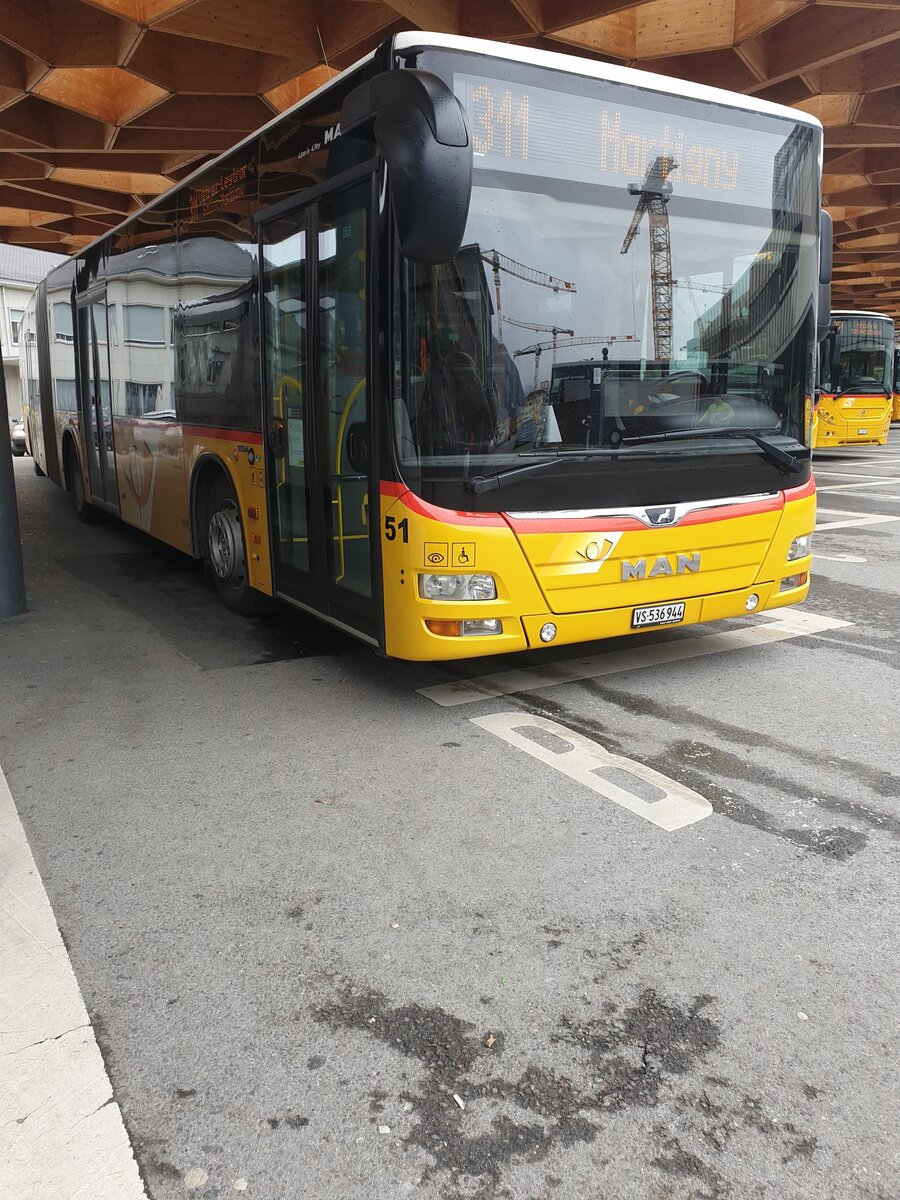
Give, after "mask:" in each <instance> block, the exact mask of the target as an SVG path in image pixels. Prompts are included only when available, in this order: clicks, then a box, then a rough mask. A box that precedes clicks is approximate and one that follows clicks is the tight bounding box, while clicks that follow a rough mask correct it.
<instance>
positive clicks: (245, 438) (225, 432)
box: [181, 425, 262, 446]
mask: <svg viewBox="0 0 900 1200" xmlns="http://www.w3.org/2000/svg"><path fill="white" fill-rule="evenodd" d="M181 428H182V432H183V433H184V434H186V435H187V437H196V438H216V439H218V440H219V441H223V442H243V443H244V444H245V445H247V446H261V445H262V434H261V433H247V432H244V431H243V430H240V429H214V428H212V426H209V425H182V427H181Z"/></svg>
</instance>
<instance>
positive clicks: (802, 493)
mask: <svg viewBox="0 0 900 1200" xmlns="http://www.w3.org/2000/svg"><path fill="white" fill-rule="evenodd" d="M781 494H782V496H784V501H785V504H790V502H791V501H792V500H805V499H806V497H807V496H814V495H815V494H816V481H815V479H814V477H813V476H812V475H810V477H809V479H807V481H806V483H801V484H800V485H799V487H795V488H785V490H784V491H783V492H782V493H781Z"/></svg>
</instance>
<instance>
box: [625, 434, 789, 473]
mask: <svg viewBox="0 0 900 1200" xmlns="http://www.w3.org/2000/svg"><path fill="white" fill-rule="evenodd" d="M717 437H732V438H749V439H750V440H751V441H752V442H756V444H757V446H759V448H760V450H762V452H763V454H765V456H766V458H769V459H771V460H772V462H774V463H777V464H778V466H779V467H781V468H782V469H783V470H784V471H791V472H792V473H793V474H795V475H796V474H797V473H798V472H800V471H802V470H803V468H804V467H805V466H806V464H807V461H808V460H806V459H799V458H794V456H793V455H792V454H788V453H787V451H786V450H782V449H781V447H780V446H776V445H775V443H774V442H770V441H769V440H768V439H767V438H764V437H763V436H762V434H759V433H757V432H756V430H755V429H731V428H724V429H670V430H669V431H668V432H667V433H647V434H644V435H643V436H642V437H630V438H623V439H622V444H623V445H644V444H646V443H647V442H686V441H692V440H693V439H695V438H717Z"/></svg>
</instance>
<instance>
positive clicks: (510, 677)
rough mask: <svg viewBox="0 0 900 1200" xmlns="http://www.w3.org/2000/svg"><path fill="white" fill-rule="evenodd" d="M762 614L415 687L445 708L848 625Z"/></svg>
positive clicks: (789, 612) (777, 612) (787, 611)
mask: <svg viewBox="0 0 900 1200" xmlns="http://www.w3.org/2000/svg"><path fill="white" fill-rule="evenodd" d="M761 616H765V617H766V618H767V620H765V621H762V620H759V621H758V622H756V623H754V624H752V625H749V626H747V627H745V628H743V629H729V630H726V631H724V632H721V633H707V634H701V635H700V636H698V637H685V638H679V639H677V640H675V639H673V640H672V641H665V642H650V643H648V644H647V645H642V646H632V647H630V648H629V649H627V650H611V651H609V652H607V653H606V654H594V655H591V656H589V657H587V658H585V657H579V658H568V659H561V660H560V661H558V662H554V663H547V665H546V666H543V667H522V668H520V669H519V670H513V671H500V672H498V673H496V674H493V675H482V676H480V677H475V678H472V679H459V680H455V681H454V682H452V683H439V684H435V685H433V686H431V687H425V688H419V689H418V691H419V692H420V694H421V695H423V696H425V697H427V699H429V700H433V701H434V702H435V704H440V705H442V706H443V707H445V708H449V707H452V706H453V705H456V704H472V703H474V702H475V701H477V700H488V699H491V698H493V697H496V696H509V695H512V694H513V693H515V692H532V691H537V690H539V689H541V688H547V687H555V686H557V685H558V684H561V683H577V682H578V681H579V680H581V679H599V678H601V677H602V676H604V675H617V674H619V673H621V672H623V671H637V670H640V669H642V668H644V667H656V666H661V665H663V664H664V663H673V662H684V661H686V660H688V659H691V658H702V657H704V656H705V655H707V654H723V653H725V652H727V651H729V650H747V649H751V648H753V647H755V646H765V645H768V644H769V643H771V642H783V641H787V640H788V639H790V638H796V637H804V636H807V635H809V634H815V633H821V632H824V631H825V630H826V629H842V628H844V627H845V626H847V625H851V624H852V621H840V620H838V619H837V618H835V617H823V616H819V615H818V614H816V613H811V612H806V611H805V610H803V609H797V608H783V609H774V610H773V611H772V612H770V613H765V614H761Z"/></svg>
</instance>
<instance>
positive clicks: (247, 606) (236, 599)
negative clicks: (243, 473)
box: [207, 478, 265, 617]
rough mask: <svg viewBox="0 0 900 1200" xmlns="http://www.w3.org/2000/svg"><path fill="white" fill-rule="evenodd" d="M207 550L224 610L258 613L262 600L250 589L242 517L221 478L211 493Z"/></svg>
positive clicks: (225, 483)
mask: <svg viewBox="0 0 900 1200" xmlns="http://www.w3.org/2000/svg"><path fill="white" fill-rule="evenodd" d="M207 547H208V555H209V558H208V561H209V566H210V570H211V572H212V577H213V581H214V583H215V585H216V591H217V592H218V593H219V597H220V599H221V600H222V603H223V604H224V605H225V607H226V608H229V609H231V611H232V612H234V613H238V614H239V615H240V616H242V617H252V616H257V615H258V614H259V613H261V612H262V611H263V609H264V606H265V599H264V597H263V596H262V595H261V594H260V593H259V592H257V591H256V590H255V589H254V588H252V587H251V586H250V583H249V580H248V577H247V554H246V550H245V548H244V530H243V526H242V525H241V514H240V510H239V509H238V506H237V500H236V499H235V495H234V491H233V490H232V487H231V484H230V483H229V482H228V480H227V479H224V478H220V479H218V480H216V482H215V483H214V484H213V487H212V491H211V492H210V497H209V525H208V526H207Z"/></svg>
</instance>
